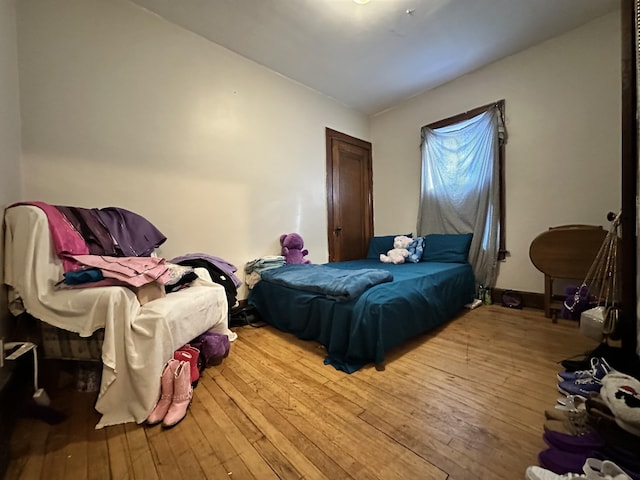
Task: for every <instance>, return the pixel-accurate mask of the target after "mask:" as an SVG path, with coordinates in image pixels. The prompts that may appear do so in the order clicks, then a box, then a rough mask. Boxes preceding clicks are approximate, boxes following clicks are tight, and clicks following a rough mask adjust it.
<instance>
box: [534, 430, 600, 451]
mask: <svg viewBox="0 0 640 480" xmlns="http://www.w3.org/2000/svg"><path fill="white" fill-rule="evenodd" d="M542 439H543V440H544V441H545V442H546V443H547V445H549V446H550V447H552V448H555V449H558V450H561V451H563V452H569V453H580V454H582V453H585V452H588V453H593V451H594V450H599V449H600V448H602V447H603V446H604V440H602V438H601V437H600V435H598V434H597V433H596V432H594V431H591V432H588V433H584V434H582V435H569V434H566V433H562V432H555V431H552V430H548V431H546V432H544V434H543V435H542Z"/></svg>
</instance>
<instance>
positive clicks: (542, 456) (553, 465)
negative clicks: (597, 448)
mask: <svg viewBox="0 0 640 480" xmlns="http://www.w3.org/2000/svg"><path fill="white" fill-rule="evenodd" d="M593 456H594V452H593V451H589V452H584V453H570V452H563V451H562V450H558V449H557V448H553V447H551V448H548V449H547V450H543V451H542V452H540V453H539V454H538V461H539V463H540V466H541V467H543V468H546V469H547V470H551V471H552V472H554V473H557V474H558V475H564V474H565V473H580V472H582V467H583V466H584V462H586V461H587V458H590V457H593Z"/></svg>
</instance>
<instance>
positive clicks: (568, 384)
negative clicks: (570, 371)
mask: <svg viewBox="0 0 640 480" xmlns="http://www.w3.org/2000/svg"><path fill="white" fill-rule="evenodd" d="M601 387H602V383H601V382H600V380H598V379H597V378H595V377H584V378H577V379H575V380H565V381H563V382H559V383H558V391H559V392H560V393H564V394H565V395H580V396H582V397H588V396H589V393H590V392H599V391H600V388H601Z"/></svg>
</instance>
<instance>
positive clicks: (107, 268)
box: [71, 255, 171, 287]
mask: <svg viewBox="0 0 640 480" xmlns="http://www.w3.org/2000/svg"><path fill="white" fill-rule="evenodd" d="M71 258H73V259H74V260H76V261H78V262H79V263H81V264H82V265H86V266H88V267H95V268H99V269H100V270H102V275H103V276H104V277H105V278H115V279H117V280H121V281H123V282H125V283H126V284H128V285H131V286H134V287H141V286H143V285H146V284H147V283H151V282H154V281H157V282H158V283H160V284H162V285H164V284H165V283H167V281H169V280H170V279H171V274H170V272H169V269H168V268H167V266H166V265H165V259H164V258H157V257H106V256H103V255H71Z"/></svg>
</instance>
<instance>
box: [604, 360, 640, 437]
mask: <svg viewBox="0 0 640 480" xmlns="http://www.w3.org/2000/svg"><path fill="white" fill-rule="evenodd" d="M600 396H601V397H602V400H603V401H604V403H605V404H606V405H607V406H608V407H609V409H610V410H611V412H612V413H613V416H614V417H615V421H616V423H617V424H618V425H619V426H620V428H622V429H624V430H626V431H627V432H629V433H632V434H634V435H637V436H640V381H638V380H637V379H636V378H634V377H632V376H630V375H627V374H626V373H621V372H611V373H610V374H608V375H606V376H605V377H604V378H603V379H602V388H601V389H600Z"/></svg>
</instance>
